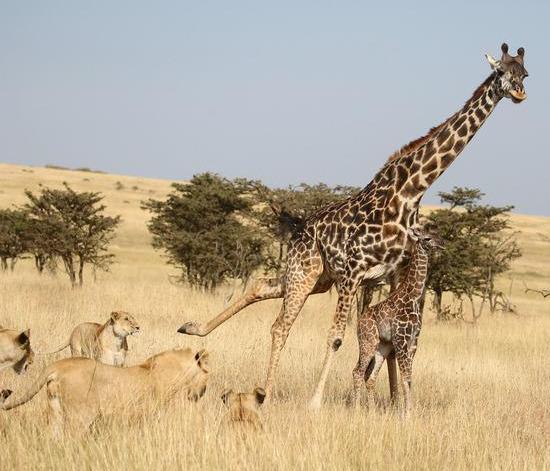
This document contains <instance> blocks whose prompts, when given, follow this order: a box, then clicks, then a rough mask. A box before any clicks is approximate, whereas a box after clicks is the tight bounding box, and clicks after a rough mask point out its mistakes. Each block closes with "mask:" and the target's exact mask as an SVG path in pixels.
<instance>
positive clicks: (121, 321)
mask: <svg viewBox="0 0 550 471" xmlns="http://www.w3.org/2000/svg"><path fill="white" fill-rule="evenodd" d="M139 330H140V328H139V324H138V323H137V321H136V320H135V319H134V317H133V316H132V315H131V314H128V313H127V312H124V311H114V312H112V313H111V317H110V318H109V320H108V321H107V322H106V323H105V324H103V325H101V324H98V323H96V322H84V323H82V324H79V325H77V326H76V327H75V328H74V329H73V332H72V333H71V336H70V337H69V340H68V341H67V342H65V343H64V344H63V345H60V346H59V347H57V348H56V349H55V350H53V351H51V352H45V354H51V353H57V352H60V351H61V350H64V349H65V348H67V347H68V346H69V345H70V347H71V354H72V356H73V357H85V358H93V359H95V360H98V361H100V362H101V363H105V364H106V365H113V366H124V364H125V363H126V355H127V354H128V341H127V339H126V338H127V337H128V336H129V335H133V334H136V333H138V332H139Z"/></svg>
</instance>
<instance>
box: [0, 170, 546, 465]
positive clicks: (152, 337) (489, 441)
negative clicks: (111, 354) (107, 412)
mask: <svg viewBox="0 0 550 471" xmlns="http://www.w3.org/2000/svg"><path fill="white" fill-rule="evenodd" d="M62 181H67V182H68V183H70V184H71V185H72V186H73V188H75V189H77V190H94V191H101V192H103V193H104V194H105V195H106V200H105V202H106V204H107V207H108V212H109V213H112V214H121V215H122V217H123V223H122V225H121V227H120V229H119V231H118V234H117V237H116V239H115V240H114V242H113V245H112V249H113V252H114V253H115V254H116V260H117V263H116V264H115V265H114V266H113V267H112V270H111V272H110V273H99V274H98V275H97V279H96V280H95V281H94V279H93V276H92V274H91V273H89V272H88V273H86V276H87V279H85V286H84V287H83V288H82V289H74V290H73V289H71V288H70V286H69V282H68V279H67V277H66V276H65V275H64V274H62V273H59V274H58V276H56V277H54V276H51V275H43V276H39V275H38V274H37V273H36V272H35V270H34V268H33V266H32V264H31V263H30V261H23V262H20V263H19V264H18V265H17V266H16V269H15V272H14V273H6V274H2V273H0V324H3V325H6V326H10V327H13V328H24V327H30V328H31V329H32V342H33V344H34V347H35V348H36V349H38V350H47V349H49V348H52V347H54V346H56V345H58V344H60V343H61V342H62V341H63V340H65V338H66V337H67V336H68V334H69V333H70V330H71V328H72V326H74V325H76V324H77V323H79V322H82V321H86V320H97V321H102V320H104V319H106V318H107V316H108V314H109V313H110V312H111V311H112V310H115V309H123V310H126V311H129V312H131V313H133V314H134V315H135V316H136V318H137V319H138V320H139V321H140V323H141V326H142V330H143V332H142V334H141V336H139V337H137V338H131V339H130V354H129V357H128V363H129V364H135V363H137V362H140V361H141V360H143V359H145V358H147V357H148V356H150V355H151V354H153V353H156V352H159V351H162V350H165V349H168V348H171V347H174V346H187V345H188V346H192V347H194V348H197V347H205V348H207V349H208V350H209V351H210V353H211V368H212V375H211V381H210V383H209V387H208V390H207V392H206V395H205V396H204V397H203V399H202V400H201V401H199V402H198V403H197V404H189V403H177V404H173V405H171V406H170V407H168V408H165V409H161V410H160V411H157V412H155V413H153V414H151V415H150V416H147V417H144V418H143V420H141V421H139V422H129V421H128V420H125V419H124V418H110V419H105V420H104V421H101V422H99V423H97V424H96V425H95V427H94V428H93V430H92V431H91V432H90V433H88V434H87V435H85V436H84V437H82V438H78V439H72V440H66V441H64V442H62V443H59V442H56V441H55V440H54V439H53V437H52V436H51V435H50V434H49V432H48V429H47V428H46V424H47V422H46V414H45V411H46V401H45V393H44V392H43V391H42V392H41V393H40V394H39V395H38V396H37V397H36V398H35V399H34V400H33V401H32V402H30V403H29V404H27V405H25V406H22V407H20V408H19V409H17V410H14V411H9V412H0V469H2V470H7V469H18V470H27V469H138V470H140V469H144V470H145V469H148V470H150V469H255V470H256V469H289V468H297V469H338V470H342V469H359V468H361V469H449V468H452V469H456V470H462V469H525V470H535V469H548V468H550V452H549V448H548V443H550V440H549V439H550V359H549V358H550V355H549V353H550V350H549V345H550V300H549V299H546V300H544V299H542V297H541V296H540V295H537V294H534V293H527V294H526V293H525V292H524V283H526V284H528V285H529V286H530V287H532V288H539V289H540V288H543V287H550V218H544V217H532V216H521V215H513V224H514V227H515V228H516V229H517V230H519V231H521V233H520V234H519V240H520V243H521V247H522V249H523V252H524V256H523V257H522V258H521V259H519V260H518V261H517V262H516V263H515V264H514V267H513V272H512V273H511V274H510V275H509V276H507V277H505V278H504V279H503V280H501V285H502V287H503V289H505V290H508V287H509V286H510V282H511V279H513V286H512V297H513V301H514V303H515V304H516V305H517V308H518V314H517V315H513V314H502V313H497V314H494V315H491V314H489V313H488V312H485V313H484V314H483V316H482V318H481V319H480V321H479V322H478V323H477V325H471V324H468V323H464V322H460V323H437V322H436V321H435V320H434V318H433V314H432V313H430V312H427V313H426V320H425V324H424V328H423V331H422V335H421V337H420V343H419V350H418V353H417V356H416V361H415V364H414V374H413V401H414V402H413V413H412V416H411V418H410V419H409V420H407V421H403V420H402V419H401V418H400V416H399V414H398V413H396V412H395V411H393V410H392V408H391V407H389V406H388V399H387V398H388V387H387V379H386V372H385V369H384V370H383V371H382V373H383V374H382V373H381V375H380V377H379V381H378V392H379V398H380V399H379V403H378V407H377V409H376V410H375V411H370V412H368V411H367V410H365V409H363V410H360V411H354V410H352V409H349V408H348V407H347V406H346V398H347V395H348V393H349V391H350V388H351V370H352V368H353V367H354V365H355V361H356V355H357V342H356V339H355V333H354V323H353V324H351V325H350V327H349V328H348V331H347V336H346V340H345V341H344V345H343V347H342V349H341V351H340V352H339V353H338V357H337V361H336V362H335V368H334V370H333V372H332V374H331V377H330V381H329V384H328V388H327V394H326V398H325V403H324V407H323V409H322V410H321V411H320V412H319V413H311V412H309V411H308V410H307V407H306V404H307V401H308V400H309V398H310V395H311V394H312V393H313V388H314V384H315V380H316V376H317V374H318V372H319V369H320V367H321V361H322V356H323V354H324V348H325V339H326V332H327V329H328V327H329V323H330V320H331V318H332V315H333V310H334V307H335V301H336V300H335V295H334V293H332V294H330V293H329V294H327V295H322V296H313V297H312V298H310V300H309V301H308V302H307V304H306V306H305V308H304V310H303V312H302V315H301V316H300V317H299V319H298V321H297V322H296V324H295V326H294V327H293V329H292V331H291V334H290V337H289V340H288V343H287V346H286V348H285V351H284V354H283V358H282V362H281V367H280V370H279V374H278V376H277V383H276V395H275V399H274V401H273V402H272V403H271V404H270V405H268V406H266V408H265V410H264V418H265V430H264V432H263V433H261V434H259V435H257V436H250V437H247V438H245V439H243V438H239V437H238V436H236V435H234V434H232V433H230V432H227V431H226V430H224V429H223V427H221V426H220V423H221V422H222V418H223V414H224V409H223V404H222V402H221V400H220V395H221V393H222V391H223V390H224V389H225V388H227V387H231V388H234V389H236V390H243V391H249V390H252V388H253V387H254V386H255V385H262V384H263V381H264V374H265V370H266V367H267V360H268V356H269V349H270V340H271V339H270V326H271V323H272V322H273V320H274V319H275V316H276V315H277V312H278V309H279V306H280V301H267V302H264V303H260V304H257V305H254V306H251V307H250V308H248V309H247V310H245V311H244V312H242V313H241V314H240V315H238V316H236V317H235V318H234V319H232V320H231V321H229V322H228V323H226V324H225V325H223V326H222V327H220V328H219V329H218V330H216V331H215V332H213V333H212V334H211V335H210V336H209V337H207V338H204V339H199V338H193V337H185V336H182V335H180V334H178V333H177V332H176V330H177V328H178V327H179V326H180V325H181V324H182V322H183V321H185V320H190V319H199V320H205V319H207V318H208V317H210V316H212V315H214V314H216V313H217V312H218V311H219V310H220V309H222V307H223V298H224V294H226V293H224V292H223V290H221V291H220V293H219V294H217V295H208V294H203V293H199V292H195V291H192V290H190V289H188V288H186V287H182V286H178V285H175V284H174V283H172V282H171V277H170V275H173V274H174V270H173V268H171V267H169V266H168V265H166V263H165V259H164V258H163V256H162V254H161V253H159V252H155V251H154V250H153V249H152V248H151V246H150V237H149V235H148V233H147V230H146V226H145V224H146V220H147V218H148V214H147V213H145V212H144V211H142V210H141V209H140V201H141V200H143V199H146V198H148V197H156V198H161V197H163V196H164V195H165V194H166V193H167V191H168V190H169V182H167V181H161V180H152V179H145V178H136V177H122V176H115V175H106V174H98V173H88V172H73V171H63V170H53V169H43V168H32V167H22V166H15V165H7V164H0V207H9V206H11V205H12V204H14V203H15V204H20V203H22V202H23V201H24V196H23V189H24V188H29V189H33V190H35V189H37V188H38V185H39V184H42V185H46V186H60V185H61V182H62ZM117 181H120V182H121V183H122V184H123V186H124V188H123V189H118V190H117V189H116V182H117ZM65 356H67V352H62V353H60V354H57V355H55V356H54V357H53V358H52V357H51V356H50V357H38V358H37V361H36V362H35V364H34V365H33V368H32V369H31V370H30V371H29V373H28V375H27V377H16V376H15V375H14V374H13V373H12V372H11V371H7V372H6V371H3V372H2V373H0V387H9V388H12V389H16V388H21V387H26V385H27V383H28V382H29V381H30V380H31V379H32V378H33V377H34V376H36V375H37V374H38V372H40V371H41V369H42V368H43V367H44V365H45V364H47V363H48V362H50V361H52V360H53V359H54V358H62V357H65Z"/></svg>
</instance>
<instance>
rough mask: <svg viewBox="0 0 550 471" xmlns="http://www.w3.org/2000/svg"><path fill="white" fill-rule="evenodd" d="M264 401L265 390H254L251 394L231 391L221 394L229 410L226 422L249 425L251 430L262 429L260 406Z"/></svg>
mask: <svg viewBox="0 0 550 471" xmlns="http://www.w3.org/2000/svg"><path fill="white" fill-rule="evenodd" d="M264 399H265V390H264V389H263V388H255V389H254V391H253V392H251V393H236V392H233V391H232V390H231V389H230V390H228V391H225V392H224V393H223V394H222V401H223V403H224V404H225V406H226V407H227V408H228V409H229V416H228V422H229V423H233V424H244V425H250V426H252V428H253V429H255V430H258V429H262V420H261V417H260V406H261V405H262V404H263V402H264Z"/></svg>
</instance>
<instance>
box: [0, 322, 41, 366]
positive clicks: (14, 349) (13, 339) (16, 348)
mask: <svg viewBox="0 0 550 471" xmlns="http://www.w3.org/2000/svg"><path fill="white" fill-rule="evenodd" d="M30 335H31V334H30V330H25V331H23V332H19V331H17V330H12V329H4V328H2V327H1V326H0V370H3V369H5V368H10V367H11V368H13V369H14V371H15V372H16V373H17V374H22V373H25V372H26V371H27V368H28V367H29V366H30V365H32V362H33V359H34V353H33V351H32V349H31V340H30Z"/></svg>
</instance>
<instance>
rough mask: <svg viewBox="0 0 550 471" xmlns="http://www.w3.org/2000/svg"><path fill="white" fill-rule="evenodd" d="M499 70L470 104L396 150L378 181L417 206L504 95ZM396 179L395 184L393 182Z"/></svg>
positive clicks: (469, 101)
mask: <svg viewBox="0 0 550 471" xmlns="http://www.w3.org/2000/svg"><path fill="white" fill-rule="evenodd" d="M502 96H503V94H502V90H501V87H500V80H499V77H498V75H497V73H493V74H491V75H490V76H489V77H488V78H487V79H486V80H485V81H484V82H483V83H482V84H481V85H480V86H479V87H478V88H477V89H476V91H475V92H474V94H473V95H472V97H471V98H470V99H469V100H468V101H467V102H466V104H465V105H464V106H463V107H462V108H461V109H460V110H459V111H458V112H456V113H455V114H453V115H452V116H451V117H450V118H448V119H447V120H446V121H444V122H443V123H442V124H440V125H439V126H437V127H435V128H433V129H432V130H431V131H430V132H429V133H428V134H427V135H426V136H424V137H421V138H420V139H417V140H415V141H413V142H411V143H409V144H408V145H406V146H405V147H403V148H402V149H401V150H399V151H398V152H396V153H395V154H393V155H392V156H391V157H390V158H389V159H388V163H387V164H386V166H385V167H384V168H383V169H382V170H381V171H380V172H379V174H378V175H377V176H376V177H375V179H374V181H373V183H374V184H375V185H377V184H378V183H379V184H382V185H383V186H384V185H387V184H388V182H390V185H389V188H390V191H389V193H391V194H390V195H389V197H388V199H387V200H386V201H388V202H389V201H391V198H392V197H393V196H394V194H395V196H396V197H397V198H398V199H399V200H402V201H403V202H407V203H408V206H409V207H410V208H413V207H416V206H417V205H418V203H419V202H420V199H421V198H422V196H423V195H424V193H425V192H426V190H427V189H428V188H429V187H430V185H432V183H433V182H434V181H435V180H436V179H437V178H438V177H439V176H440V175H441V174H442V173H443V172H444V171H445V170H446V169H447V167H449V166H450V165H451V163H453V161H454V160H455V159H456V158H457V157H458V155H459V154H460V153H461V152H462V150H463V149H464V147H465V146H466V144H468V143H469V142H470V140H471V139H472V138H473V137H474V135H475V134H476V132H477V131H478V130H479V128H480V127H481V126H482V125H483V123H484V122H485V121H486V120H487V118H488V117H489V115H490V114H491V113H492V111H493V110H494V109H495V107H496V105H497V103H498V102H499V101H500V99H501V98H502ZM391 182H393V184H391Z"/></svg>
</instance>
